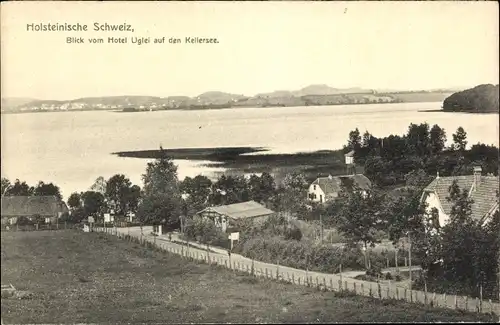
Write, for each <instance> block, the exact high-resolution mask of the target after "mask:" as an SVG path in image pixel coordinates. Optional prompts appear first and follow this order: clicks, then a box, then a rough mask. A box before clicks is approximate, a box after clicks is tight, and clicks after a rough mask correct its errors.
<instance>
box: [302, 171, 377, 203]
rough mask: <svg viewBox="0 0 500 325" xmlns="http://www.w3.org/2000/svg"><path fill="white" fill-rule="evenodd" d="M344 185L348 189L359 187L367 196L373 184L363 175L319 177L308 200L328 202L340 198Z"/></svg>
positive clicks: (312, 186) (309, 191)
mask: <svg viewBox="0 0 500 325" xmlns="http://www.w3.org/2000/svg"><path fill="white" fill-rule="evenodd" d="M342 185H343V186H344V187H346V188H347V189H349V188H352V186H353V185H356V186H357V187H359V189H360V190H361V191H362V193H363V194H366V192H367V191H368V189H370V187H371V185H372V183H371V181H370V180H369V179H368V178H367V177H366V176H365V175H363V174H355V175H343V176H331V175H329V176H328V177H319V178H317V179H316V180H315V181H314V182H312V184H311V185H310V186H309V190H308V195H307V196H308V198H309V200H311V201H313V202H319V203H323V202H328V201H330V200H332V199H335V198H336V197H338V196H339V193H340V191H341V189H342Z"/></svg>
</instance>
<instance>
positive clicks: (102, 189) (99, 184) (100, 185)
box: [90, 176, 106, 195]
mask: <svg viewBox="0 0 500 325" xmlns="http://www.w3.org/2000/svg"><path fill="white" fill-rule="evenodd" d="M90 190H91V191H94V192H99V193H101V194H102V195H104V194H105V193H106V180H105V179H104V177H102V176H99V177H97V179H96V180H95V182H94V184H92V186H91V187H90Z"/></svg>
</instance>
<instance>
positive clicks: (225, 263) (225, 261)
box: [224, 260, 227, 269]
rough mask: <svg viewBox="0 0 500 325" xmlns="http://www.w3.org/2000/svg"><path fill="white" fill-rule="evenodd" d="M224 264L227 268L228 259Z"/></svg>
mask: <svg viewBox="0 0 500 325" xmlns="http://www.w3.org/2000/svg"><path fill="white" fill-rule="evenodd" d="M224 265H225V266H226V269H227V260H224Z"/></svg>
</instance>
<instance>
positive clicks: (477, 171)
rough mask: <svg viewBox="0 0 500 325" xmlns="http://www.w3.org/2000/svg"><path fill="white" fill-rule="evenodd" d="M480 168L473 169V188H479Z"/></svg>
mask: <svg viewBox="0 0 500 325" xmlns="http://www.w3.org/2000/svg"><path fill="white" fill-rule="evenodd" d="M481 171H482V169H481V166H475V167H474V188H477V187H479V185H480V184H481Z"/></svg>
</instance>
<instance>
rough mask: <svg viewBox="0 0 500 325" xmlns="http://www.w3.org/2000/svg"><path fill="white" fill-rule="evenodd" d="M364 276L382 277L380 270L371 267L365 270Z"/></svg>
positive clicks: (376, 267)
mask: <svg viewBox="0 0 500 325" xmlns="http://www.w3.org/2000/svg"><path fill="white" fill-rule="evenodd" d="M366 275H368V276H371V277H379V276H382V269H381V268H380V267H379V266H374V265H372V267H371V268H369V269H368V270H366Z"/></svg>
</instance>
